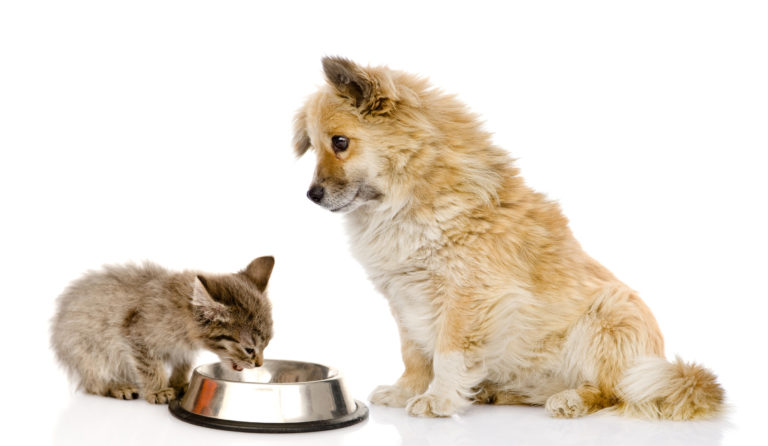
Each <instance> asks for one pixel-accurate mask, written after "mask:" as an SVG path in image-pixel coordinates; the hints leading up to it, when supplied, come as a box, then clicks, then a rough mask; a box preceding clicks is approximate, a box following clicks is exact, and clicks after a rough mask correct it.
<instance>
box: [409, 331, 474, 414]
mask: <svg viewBox="0 0 768 446" xmlns="http://www.w3.org/2000/svg"><path fill="white" fill-rule="evenodd" d="M448 322H450V321H448ZM457 325H463V324H455V323H454V324H450V323H447V324H445V325H444V328H443V329H442V330H441V331H440V334H439V335H438V338H437V345H436V347H437V348H436V350H435V354H434V356H433V358H432V371H433V374H434V377H433V379H432V382H431V383H430V384H429V388H428V389H427V391H426V392H424V393H423V394H421V395H417V396H415V397H413V398H411V399H410V400H409V401H408V405H407V406H406V410H407V411H408V414H410V415H414V416H419V417H449V416H451V415H453V414H455V413H457V412H459V411H460V410H461V409H463V408H465V407H466V406H468V405H470V404H472V403H471V401H470V400H471V399H472V397H473V390H472V389H473V388H474V387H476V386H477V385H478V384H479V383H480V382H481V381H482V380H483V378H484V377H485V369H484V368H483V364H482V361H478V360H477V359H476V358H478V356H477V355H476V354H475V353H473V352H472V351H471V350H469V349H467V348H465V347H464V346H465V345H466V344H465V343H464V342H463V339H464V338H465V336H463V333H464V330H461V329H458V330H457V328H458V326H457Z"/></svg>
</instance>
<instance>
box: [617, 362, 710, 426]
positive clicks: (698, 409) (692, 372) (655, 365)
mask: <svg viewBox="0 0 768 446" xmlns="http://www.w3.org/2000/svg"><path fill="white" fill-rule="evenodd" d="M617 394H618V397H619V400H620V402H619V404H618V406H615V407H614V408H613V410H615V411H618V412H619V413H621V414H624V415H629V416H634V417H639V418H649V419H665V420H698V419H706V418H712V417H714V416H716V415H717V414H719V413H720V412H722V410H723V406H724V399H725V392H724V391H723V388H722V387H721V386H720V384H719V383H718V382H717V377H716V376H715V375H714V374H713V373H712V372H711V371H710V370H708V369H706V368H704V367H702V366H701V365H699V364H695V363H685V362H683V361H682V360H681V359H680V358H675V361H674V362H669V361H667V360H666V359H664V358H643V359H640V360H638V361H637V362H636V363H635V364H634V365H633V366H632V367H630V368H629V369H627V370H626V371H625V372H624V376H623V377H622V379H621V381H619V384H618V386H617Z"/></svg>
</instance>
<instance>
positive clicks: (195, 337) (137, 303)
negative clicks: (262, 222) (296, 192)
mask: <svg viewBox="0 0 768 446" xmlns="http://www.w3.org/2000/svg"><path fill="white" fill-rule="evenodd" d="M274 263H275V260H274V258H272V257H260V258H258V259H256V260H254V261H252V262H251V263H250V264H249V265H248V267H247V268H245V269H244V270H242V271H240V272H239V273H236V274H228V275H209V274H201V273H196V272H192V271H184V272H180V273H177V272H171V271H168V270H166V269H164V268H162V267H160V266H158V265H155V264H153V263H149V262H147V263H144V264H143V265H141V266H137V265H120V266H107V267H105V268H104V269H103V270H102V271H98V272H90V273H87V274H86V275H85V276H83V277H82V278H80V279H79V280H77V281H75V282H73V283H72V284H71V285H70V287H69V288H68V289H67V290H66V291H64V293H63V294H62V295H61V296H60V297H59V299H58V311H57V314H56V316H55V317H54V319H53V327H52V336H51V343H52V346H53V349H54V350H55V352H56V355H57V357H58V359H59V361H60V362H61V363H62V364H63V365H64V366H66V367H67V368H68V369H69V371H70V372H71V373H72V375H74V376H77V377H78V378H79V381H80V386H81V387H82V388H83V389H85V391H86V392H88V393H93V394H97V395H104V396H111V397H114V398H121V399H127V400H128V399H135V398H138V397H139V396H142V397H143V398H144V399H146V400H147V401H149V402H150V403H156V404H163V403H168V402H169V401H170V400H172V399H173V398H175V397H176V396H178V395H180V394H181V393H182V392H183V391H184V389H185V387H186V385H187V381H188V379H189V373H190V370H191V365H192V361H193V359H194V356H195V353H196V351H197V350H198V349H199V348H206V349H208V350H210V351H212V352H214V353H216V354H217V355H218V356H219V358H221V360H222V362H227V363H229V364H230V365H231V367H232V368H234V369H235V370H238V371H239V370H243V368H252V367H257V366H260V365H261V364H262V363H263V362H264V356H263V351H264V348H265V347H266V346H267V344H268V343H269V341H270V339H271V338H272V316H271V306H270V303H269V300H267V296H266V287H267V282H268V281H269V276H270V274H271V273H272V267H273V266H274ZM166 365H168V366H170V369H171V374H170V378H169V377H168V375H167V372H166Z"/></svg>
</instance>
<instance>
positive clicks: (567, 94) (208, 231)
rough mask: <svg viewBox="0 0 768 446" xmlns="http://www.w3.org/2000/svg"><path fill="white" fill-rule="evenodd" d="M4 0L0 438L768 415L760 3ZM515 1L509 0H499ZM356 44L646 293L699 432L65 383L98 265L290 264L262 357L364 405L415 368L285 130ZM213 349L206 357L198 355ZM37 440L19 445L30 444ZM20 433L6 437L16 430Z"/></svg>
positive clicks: (597, 434)
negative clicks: (253, 424)
mask: <svg viewBox="0 0 768 446" xmlns="http://www.w3.org/2000/svg"><path fill="white" fill-rule="evenodd" d="M275 3H277V2H200V1H179V2H166V1H157V0H153V1H131V2H106V1H92V2H82V1H68V2H51V3H41V2H37V1H23V2H22V1H6V2H3V3H1V4H0V194H1V195H0V200H1V202H0V206H1V207H0V209H1V210H0V212H2V216H1V217H0V225H2V226H1V230H0V243H1V244H0V262H2V263H1V264H0V267H1V268H2V269H1V271H2V304H1V305H2V306H1V308H2V323H1V324H0V330H2V336H1V337H0V340H1V341H0V342H2V355H3V366H2V368H0V370H2V371H1V372H0V373H2V385H3V389H2V391H1V393H0V395H2V405H1V406H0V411H1V412H2V413H1V414H0V415H2V420H3V426H4V428H3V429H2V435H4V436H6V437H13V438H16V442H23V443H26V444H32V443H33V442H34V443H43V444H77V445H84V444H88V443H94V444H96V443H98V444H113V443H125V444H136V443H142V444H144V445H150V444H154V443H161V442H162V443H166V444H190V445H192V444H230V443H240V444H246V443H249V444H251V443H255V442H261V443H272V442H274V443H286V444H304V443H312V444H320V443H326V444H350V445H351V444H354V445H358V444H418V445H424V444H428V445H445V444H452V443H453V444H476V443H483V444H492V443H496V442H498V443H504V444H536V443H543V444H557V443H566V444H581V443H587V444H589V443H601V444H609V443H618V444H635V443H636V444H648V443H651V442H653V443H657V444H663V443H668V444H686V443H688V444H705V445H718V444H747V443H758V442H761V441H764V437H762V438H761V437H757V435H758V434H759V433H760V432H764V429H761V427H763V426H762V425H764V421H763V420H764V417H765V411H766V399H768V392H767V391H766V384H765V380H766V372H765V366H766V360H765V343H766V340H767V339H768V336H766V334H765V330H764V328H765V324H766V298H768V293H767V292H766V286H765V282H766V281H765V277H766V270H767V267H768V262H766V258H765V254H766V249H768V238H767V237H766V227H767V226H768V219H767V218H766V197H765V195H766V191H767V190H768V180H766V174H765V162H766V159H767V158H766V150H768V81H767V80H768V31H766V30H767V29H768V27H767V26H766V23H768V14H767V13H766V4H765V2H759V1H755V2H742V1H727V2H726V1H722V2H712V1H691V2H679V1H645V2H633V3H632V4H628V3H624V2H615V1H604V2H592V1H587V2H585V1H580V2H567V1H564V2H544V1H542V2H525V3H521V4H517V3H511V2H507V3H509V4H508V5H506V6H504V7H503V8H502V7H500V6H497V5H496V3H486V2H480V1H474V2H471V3H470V4H453V3H451V2H438V3H433V4H429V5H427V4H424V5H423V6H422V3H421V2H415V1H410V2H394V1H387V2H375V3H370V4H365V3H363V2H345V3H334V4H331V3H330V2H311V3H308V4H303V5H302V4H288V3H287V2H286V3H281V4H280V5H279V6H277V5H275ZM497 3H498V4H501V2H497ZM324 55H343V56H346V57H349V58H352V59H354V60H356V61H358V62H361V63H365V64H368V63H370V64H386V65H389V66H391V67H393V68H398V69H403V70H407V71H411V72H415V73H419V74H423V75H427V76H429V77H430V78H431V79H432V81H433V83H434V84H436V85H438V86H440V87H441V88H443V89H444V90H446V91H447V92H450V93H455V94H458V96H459V97H460V98H461V99H462V100H463V101H465V102H466V103H468V104H469V105H470V106H471V108H472V109H473V110H474V111H475V112H477V113H479V114H480V115H481V116H482V117H483V119H484V120H485V121H486V125H487V128H488V129H489V130H491V131H492V132H494V134H495V137H494V139H495V142H496V143H497V144H498V145H500V146H501V147H504V148H506V149H507V150H509V152H510V153H511V155H512V156H514V157H515V158H517V159H518V162H517V163H518V165H519V166H520V167H521V169H522V174H523V176H524V177H525V178H526V180H527V182H528V183H529V184H530V185H531V186H532V187H534V188H535V189H537V190H539V191H542V192H545V193H546V194H548V196H550V197H551V198H553V199H556V200H558V201H559V202H560V203H561V204H562V207H563V209H564V212H565V213H566V215H567V216H569V218H570V220H571V227H572V229H573V231H574V233H575V234H576V237H577V238H578V239H579V240H580V241H581V243H582V245H583V246H584V248H585V249H586V250H587V251H588V252H589V253H590V254H592V255H593V256H594V257H595V258H597V259H598V260H600V261H601V262H603V263H604V264H605V265H606V266H608V267H609V268H610V269H612V270H613V271H614V272H615V273H616V274H617V275H618V276H619V277H620V278H622V279H623V280H624V281H625V282H627V283H628V284H629V285H630V286H632V287H633V288H635V289H637V290H638V291H639V292H640V293H641V296H643V297H644V299H645V300H646V302H647V303H648V305H649V306H650V307H651V308H652V310H653V311H654V313H655V315H656V317H657V319H658V321H659V323H660V325H661V327H662V330H663V332H664V333H665V336H666V341H667V354H668V355H669V356H670V357H672V356H673V355H675V354H680V355H681V356H682V357H683V358H684V359H686V360H693V361H697V362H701V363H703V364H705V365H706V366H708V367H710V368H711V369H712V370H714V371H715V372H716V373H717V374H718V375H719V376H720V379H721V381H722V383H723V385H724V387H725V389H726V391H727V393H728V398H729V402H730V404H731V406H732V410H731V412H730V414H729V417H728V418H727V419H725V420H720V421H716V422H708V423H671V422H666V423H650V422H642V421H635V420H628V419H622V418H618V417H595V416H593V417H588V418H585V419H579V420H553V419H549V418H547V417H546V415H545V414H544V411H543V409H541V408H528V407H473V408H470V410H469V411H468V412H467V413H466V414H464V415H462V416H456V417H453V418H451V419H442V420H418V419H412V418H409V417H407V416H406V415H405V413H404V411H401V410H398V409H389V408H380V407H372V408H371V418H370V419H369V420H368V421H367V422H366V423H365V424H363V425H359V426H357V427H353V428H348V429H344V430H340V431H335V432H325V433H315V434H303V435H298V436H259V435H253V434H241V433H230V432H221V431H214V430H208V429H204V428H200V427H196V426H192V425H188V424H185V423H182V422H180V421H178V420H176V419H174V418H172V417H171V416H170V415H169V414H168V412H167V410H166V408H165V407H164V406H162V407H158V406H151V405H149V404H147V403H145V402H144V401H133V402H123V401H117V400H112V399H107V398H100V397H93V396H86V395H84V394H82V393H81V392H78V391H75V390H74V388H73V387H72V386H71V385H70V384H69V383H68V382H67V379H66V376H65V374H64V372H63V371H62V370H61V369H60V368H59V367H58V366H57V365H56V363H55V361H54V358H53V354H52V352H51V351H50V349H49V347H48V337H49V334H48V330H49V328H48V325H49V319H50V317H51V316H52V314H53V311H54V300H55V298H56V296H57V295H58V294H59V293H60V292H61V291H62V290H63V288H64V287H65V286H66V285H67V283H68V282H69V281H70V280H72V279H74V278H76V277H78V276H79V275H80V274H82V273H83V272H84V271H86V270H88V269H91V268H97V267H99V266H100V265H101V264H103V263H112V262H125V261H140V260H143V259H151V260H154V261H156V262H159V263H160V264H162V265H165V266H167V267H169V268H174V269H184V268H195V269H201V270H207V271H211V272H230V271H235V270H238V269H240V268H242V267H244V266H245V265H246V264H247V263H248V261H250V260H251V259H252V258H254V257H257V256H260V255H265V254H272V255H274V256H275V257H276V259H277V264H276V267H275V271H274V275H273V278H272V282H271V285H270V291H271V297H272V300H273V303H274V319H275V332H276V336H275V338H274V340H273V342H272V343H271V345H270V346H269V348H268V350H267V357H271V358H290V359H298V360H307V361H317V362H322V363H326V364H331V365H334V366H336V367H338V368H339V369H341V370H342V372H343V373H344V374H345V375H346V376H347V379H348V381H349V384H350V386H351V388H352V391H353V393H354V395H355V397H356V398H358V399H363V400H365V399H366V397H367V395H368V392H369V391H370V390H371V389H372V388H373V387H374V386H375V385H377V384H385V383H391V382H392V381H394V380H395V379H396V378H397V377H398V376H399V373H400V371H401V369H402V368H401V364H400V357H399V347H398V341H397V333H396V328H395V324H394V321H393V320H392V318H391V316H390V314H389V310H388V307H387V304H386V302H385V300H384V299H383V298H382V297H381V296H380V295H378V294H377V293H376V292H375V291H374V290H373V288H372V286H371V285H370V283H369V282H368V280H367V279H366V277H365V274H364V273H363V271H362V269H361V268H360V266H359V265H358V264H357V263H356V262H355V261H354V260H353V259H352V258H351V256H350V255H349V252H348V247H347V239H346V237H345V234H344V230H343V221H342V220H343V217H341V216H338V215H333V214H331V213H329V212H327V211H324V210H322V209H321V208H320V207H318V206H315V205H313V204H312V203H311V202H310V201H309V200H307V199H306V197H305V191H306V188H307V186H308V184H309V182H310V178H311V174H312V170H313V167H314V166H313V164H314V156H313V155H311V154H310V155H309V156H307V157H305V158H304V159H301V160H298V161H296V160H295V159H294V156H293V153H292V148H291V146H290V140H291V119H292V117H293V113H294V112H295V110H296V109H297V108H298V107H299V106H300V105H301V104H302V101H303V99H304V98H305V97H306V96H307V95H308V94H309V93H311V92H312V91H314V89H315V88H316V86H318V85H319V84H321V83H322V82H323V78H322V73H321V69H320V58H321V57H322V56H324ZM212 359H213V356H212V355H210V354H208V353H205V354H201V356H200V362H206V361H210V360H212ZM18 435H23V437H18ZM3 443H6V441H3Z"/></svg>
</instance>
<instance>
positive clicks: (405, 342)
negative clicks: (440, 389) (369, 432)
mask: <svg viewBox="0 0 768 446" xmlns="http://www.w3.org/2000/svg"><path fill="white" fill-rule="evenodd" d="M400 346H401V352H402V355H403V364H404V365H405V371H404V372H403V375H402V376H401V377H400V379H398V380H397V382H396V383H395V384H393V385H391V386H378V387H376V388H375V389H374V390H373V392H372V393H371V395H370V396H369V397H368V399H369V400H370V401H371V403H373V404H379V405H382V406H392V407H405V405H406V403H407V402H408V400H409V399H411V398H413V397H414V396H416V395H420V394H422V393H424V392H425V391H426V390H427V387H428V386H429V382H430V381H431V380H432V361H431V360H430V359H429V358H428V357H427V356H426V355H425V354H424V352H423V351H422V350H421V349H420V348H419V347H418V346H417V345H416V344H415V343H414V342H413V341H411V340H410V339H408V336H407V334H406V333H405V332H404V331H403V329H402V328H400Z"/></svg>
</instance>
